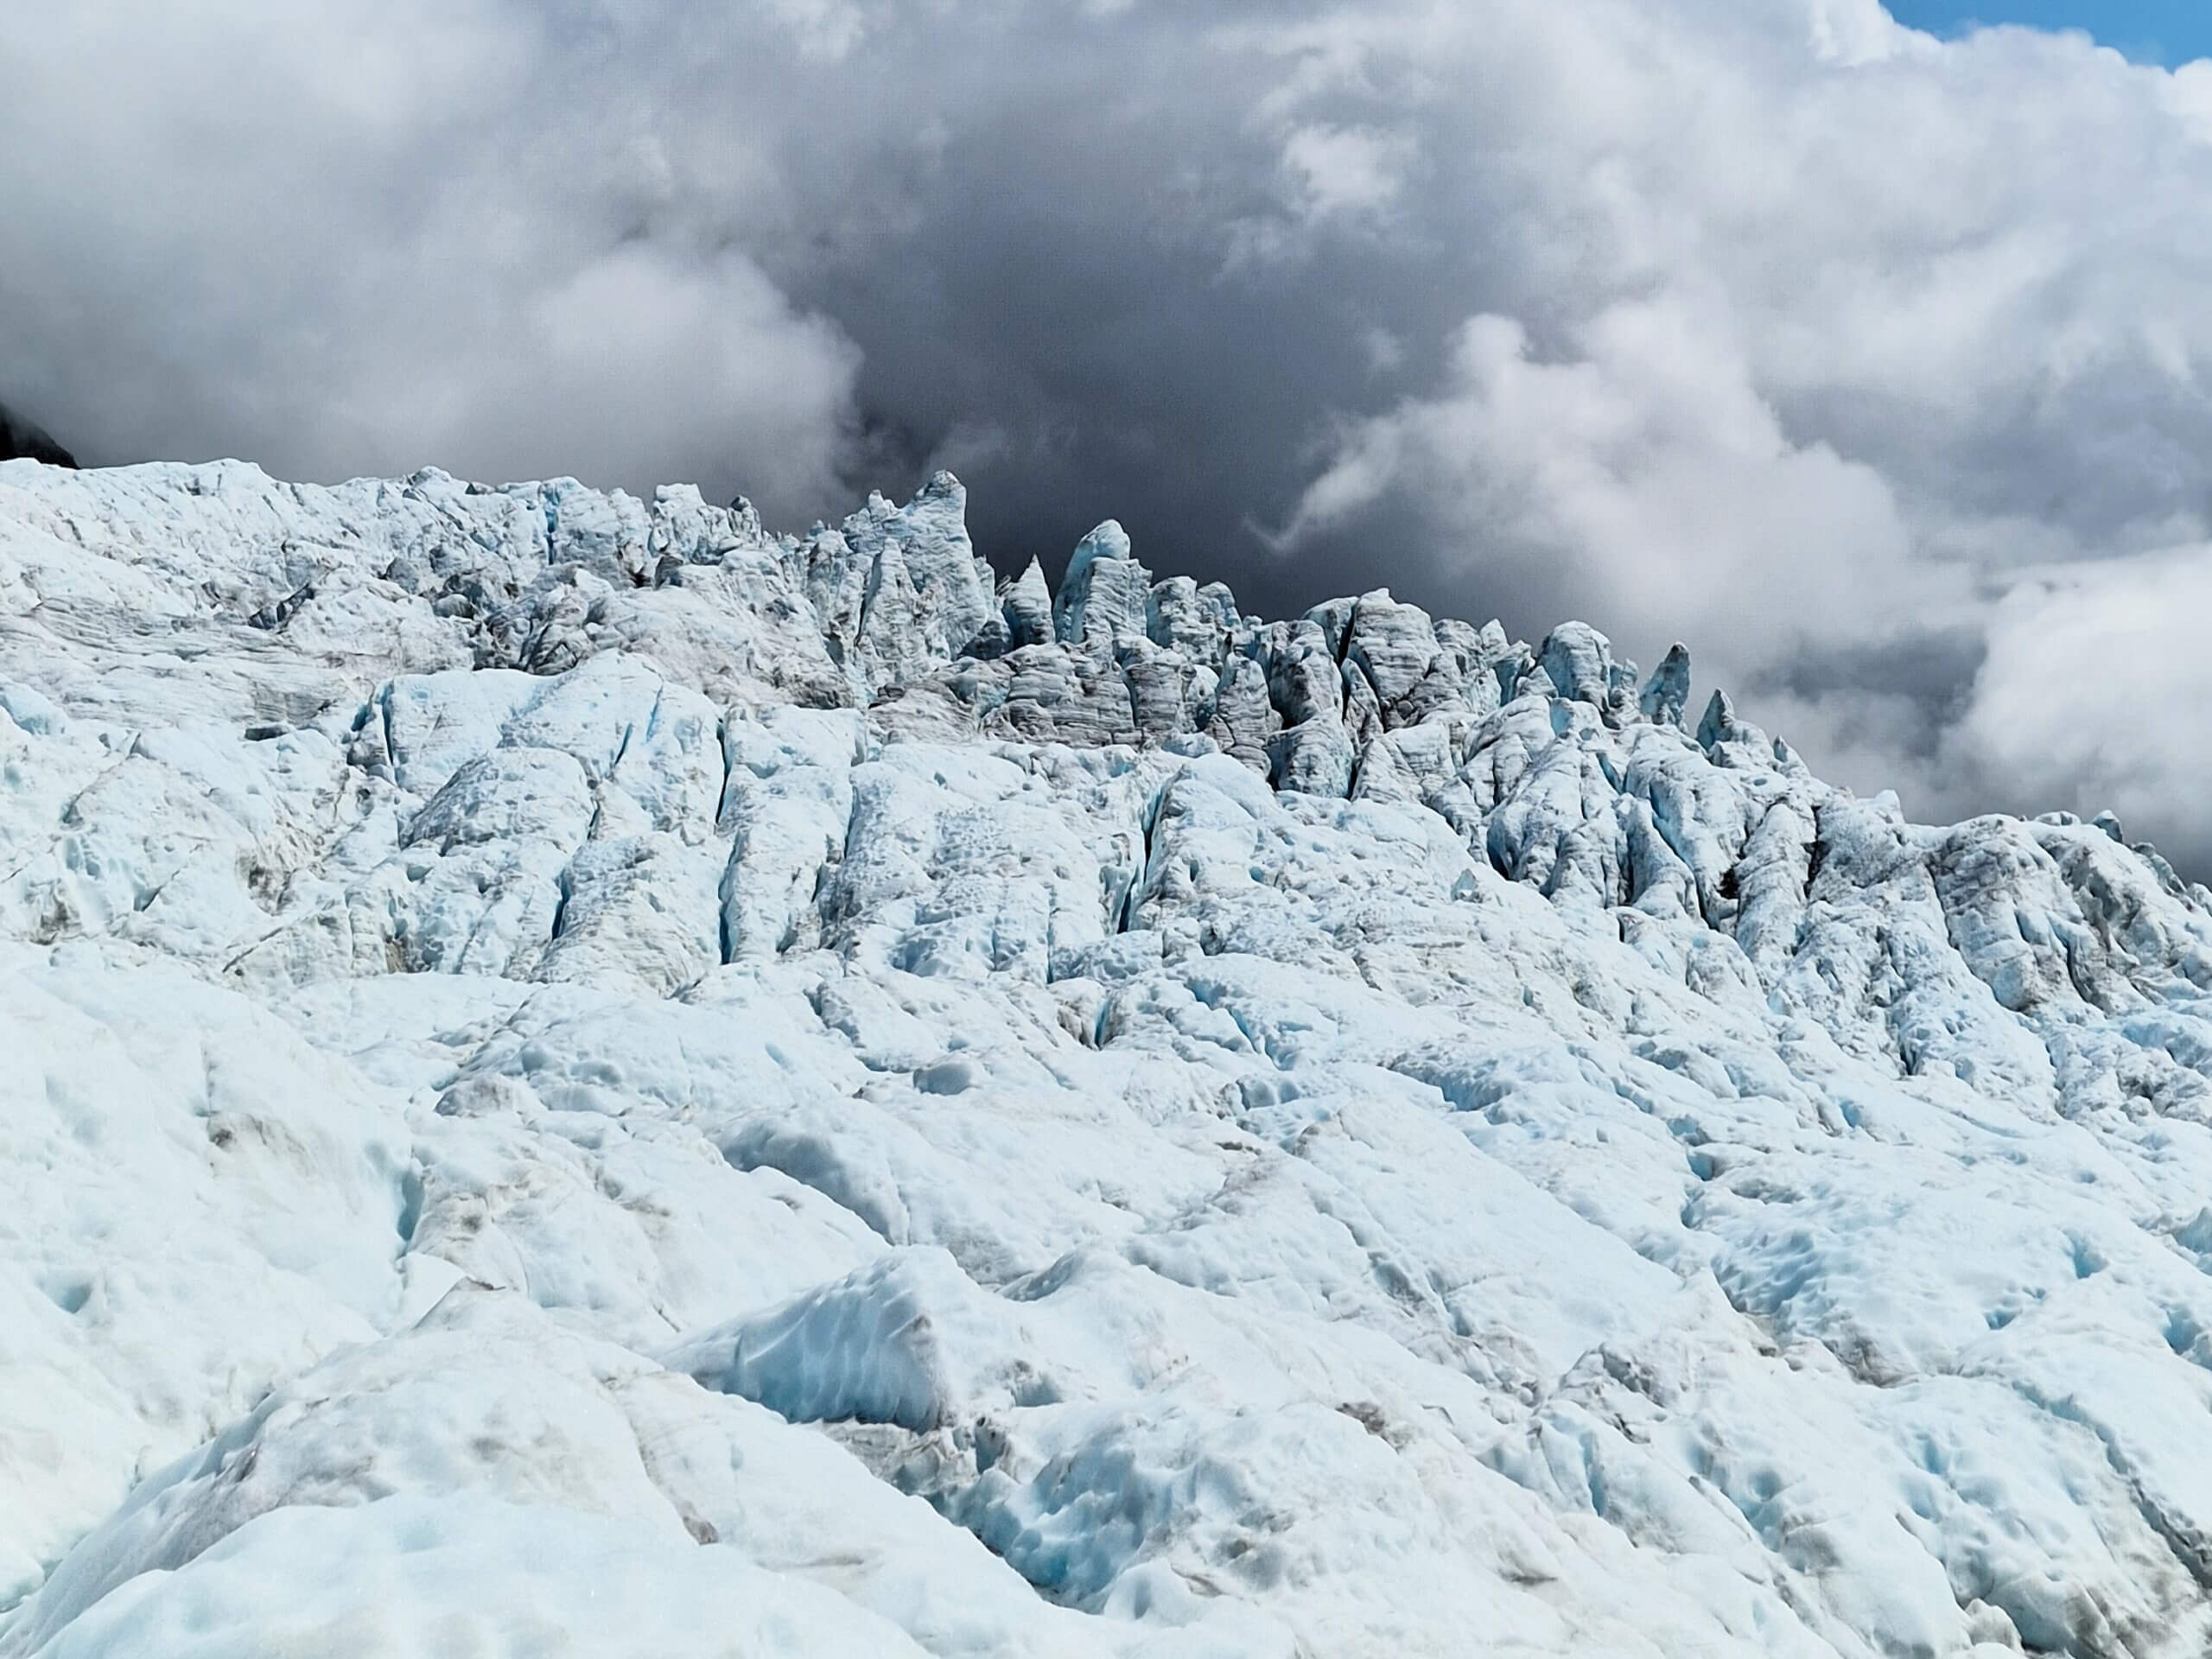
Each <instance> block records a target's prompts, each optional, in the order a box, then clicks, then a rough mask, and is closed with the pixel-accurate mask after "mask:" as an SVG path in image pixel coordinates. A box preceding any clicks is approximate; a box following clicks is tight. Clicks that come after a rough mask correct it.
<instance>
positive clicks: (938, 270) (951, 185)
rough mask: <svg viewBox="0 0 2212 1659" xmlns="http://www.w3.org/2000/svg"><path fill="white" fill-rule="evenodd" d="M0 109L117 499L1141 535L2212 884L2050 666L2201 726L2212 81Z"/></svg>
mask: <svg viewBox="0 0 2212 1659" xmlns="http://www.w3.org/2000/svg"><path fill="white" fill-rule="evenodd" d="M0 59H4V60H6V61H9V62H10V63H11V64H14V65H17V66H24V67H26V68H25V72H23V73H18V75H17V76H16V80H15V81H14V82H12V83H11V86H10V98H9V99H7V100H6V101H5V102H4V103H0V365H4V368H0V374H4V377H5V378H4V383H0V397H5V398H6V399H8V400H9V401H10V403H11V404H13V405H14V406H16V408H18V409H19V410H21V411H22V412H23V413H25V414H27V415H28V416H30V417H32V418H34V419H36V420H38V421H40V422H41V423H42V424H44V425H45V426H47V427H48V428H49V429H52V430H54V432H55V434H56V435H57V436H59V437H60V439H61V440H62V441H63V442H67V443H69V444H70V445H71V447H72V448H74V449H76V450H77V451H79V454H80V456H82V457H83V458H85V459H87V460H92V461H102V460H116V459H125V458H130V457H132V456H136V455H141V454H213V453H217V452H223V451H228V452H236V453H244V454H251V455H253V456H255V457H256V458H257V459H260V460H262V461H264V463H265V464H267V465H269V466H270V467H272V468H273V469H275V470H277V471H279V472H283V473H289V474H296V475H303V476H332V475H336V474H346V473H353V472H362V471H384V470H392V469H402V468H406V467H412V466H414V465H416V464H418V463H420V462H422V461H430V460H435V461H438V462H439V463H440V464H442V465H445V466H448V467H452V468H454V470H456V471H462V472H468V473H478V474H492V475H498V476H507V475H514V474H549V473H556V472H573V473H575V474H579V475H582V476H584V477H587V478H589V479H593V480H595V481H601V482H607V483H622V484H626V485H629V486H632V487H633V488H642V487H645V486H649V485H650V484H651V483H652V482H653V481H655V480H658V479H662V478H666V477H680V476H683V475H686V474H689V475H692V476H694V477H696V479H697V480H698V481H700V482H701V483H702V484H703V485H705V486H707V487H709V489H712V490H714V491H715V492H716V493H728V492H731V491H734V490H737V489H743V490H745V491H746V493H748V494H750V495H752V496H753V497H754V498H755V499H757V500H760V502H761V503H762V505H764V506H765V507H766V509H767V510H768V511H769V512H771V513H772V515H774V516H777V517H780V518H785V519H786V520H798V521H800V522H803V521H804V518H808V517H810V516H812V515H813V514H814V513H817V512H829V511H832V510H834V509H835V508H836V506H837V505H839V503H840V502H841V501H842V500H845V499H849V498H850V496H851V495H852V494H853V493H855V492H856V491H857V490H859V489H860V488H862V487H865V486H868V485H871V484H880V485H881V486H885V487H887V488H889V489H892V490H897V489H900V488H903V487H906V486H909V485H911V483H912V481H913V480H914V479H915V478H916V477H917V476H918V474H920V473H921V472H922V471H923V470H925V468H926V467H930V466H932V465H938V464H948V463H949V464H952V465H955V466H956V467H958V468H960V469H961V470H962V471H963V476H964V477H966V479H967V480H968V482H969V486H970V489H971V502H972V509H973V512H974V514H975V522H976V529H977V531H978V535H979V538H980V539H981V541H982V543H983V545H984V546H985V547H986V548H987V549H988V550H989V551H990V552H991V553H992V554H993V556H995V557H996V558H998V559H999V560H1000V562H1001V563H1002V564H1005V565H1007V566H1009V567H1012V566H1014V565H1016V564H1018V563H1020V561H1022V560H1024V559H1026V558H1027V556H1029V555H1030V554H1031V553H1033V552H1038V553H1042V554H1044V555H1046V558H1047V561H1048V563H1051V562H1052V561H1053V560H1054V559H1056V558H1058V557H1060V556H1065V551H1066V550H1067V548H1068V547H1069V546H1071V544H1072V543H1073V542H1074V540H1075V539H1076V537H1077V536H1079V535H1080V534H1081V533H1082V531H1084V530H1085V529H1087V528H1088V527H1089V525H1090V524H1092V523H1095V522H1096V520H1097V519H1098V518H1102V517H1104V516H1107V515H1109V514H1112V515H1114V516H1116V517H1118V518H1121V519H1122V521H1123V523H1125V524H1128V526H1129V528H1130V530H1131V531H1132V533H1133V534H1134V535H1135V537H1136V540H1137V542H1138V544H1139V550H1140V551H1141V553H1142V554H1144V555H1145V556H1147V557H1148V558H1149V559H1150V560H1151V561H1152V562H1153V563H1154V564H1155V565H1157V566H1159V567H1160V568H1162V569H1184V570H1191V571H1196V572H1199V573H1203V574H1205V575H1209V576H1211V575H1221V576H1225V577H1226V578H1228V579H1229V580H1230V581H1232V582H1234V583H1235V584H1236V586H1237V588H1238V590H1239V592H1240V593H1241V594H1243V596H1244V597H1245V598H1246V600H1247V601H1248V603H1250V604H1252V605H1254V606H1255V607H1264V608H1267V609H1269V610H1274V611H1281V610H1284V609H1287V608H1294V607H1301V606H1303V605H1305V604H1307V603H1310V602H1312V601H1314V600H1316V599H1319V598H1320V597H1323V596H1324V595H1325V594H1328V593H1332V592H1335V591H1339V590H1342V589H1344V588H1354V587H1365V586H1370V585H1376V584H1382V583H1388V584H1389V585H1391V586H1393V587H1395V588H1397V589H1398V590H1399V591H1400V592H1401V593H1402V594H1407V595H1408V596H1410V597H1413V598H1415V599H1417V600H1419V601H1421V602H1422V603H1424V604H1426V605H1428V606H1429V607H1432V608H1433V609H1436V610H1439V611H1443V612H1447V613H1461V614H1468V615H1472V616H1475V617H1478V618H1479V617H1482V616H1487V615H1489V614H1492V613H1498V614H1502V615H1503V617H1504V618H1505V620H1507V621H1508V623H1509V624H1510V626H1514V627H1515V628H1516V629H1517V630H1520V631H1522V632H1529V633H1535V632H1540V631H1541V629H1543V628H1545V627H1546V626H1549V625H1550V624H1551V623H1552V622H1554V621H1555V620H1559V619H1560V618H1561V617H1563V616H1566V615H1568V614H1580V615H1582V616H1585V617H1586V618H1587V619H1588V620H1592V621H1593V622H1595V623H1597V624H1598V625H1599V626H1601V627H1604V628H1605V629H1606V630H1607V631H1608V632H1611V633H1613V634H1614V635H1615V636H1616V637H1617V638H1618V639H1620V640H1621V641H1622V643H1623V644H1624V645H1625V646H1626V647H1627V648H1629V649H1630V650H1631V651H1633V652H1637V653H1638V654H1640V655H1644V656H1645V657H1646V658H1647V660H1648V659H1649V654H1650V653H1654V652H1657V651H1659V650H1661V649H1663V647H1664V645H1666V644H1667V643H1668V642H1669V640H1670V639H1672V638H1674V637H1675V636H1676V635H1680V636H1681V637H1683V638H1686V639H1688V640H1689V641H1690V643H1691V644H1692V645H1693V646H1694V647H1695V648H1696V650H1697V652H1698V654H1699V659H1700V667H1701V670H1702V671H1703V672H1702V673H1701V677H1707V678H1711V677H1725V678H1726V679H1728V680H1730V681H1732V683H1734V684H1735V685H1736V686H1737V687H1738V689H1740V690H1743V691H1744V692H1745V694H1746V695H1747V696H1748V697H1749V699H1750V700H1751V705H1752V713H1753V715H1754V716H1755V717H1757V718H1758V719H1760V720H1761V721H1762V722H1763V723H1765V724H1768V725H1769V726H1770V727H1778V728H1782V729H1783V730H1785V731H1786V732H1787V733H1788V734H1789V735H1790V736H1791V737H1792V739H1793V741H1797V742H1798V744H1799V746H1800V747H1801V748H1802V749H1803V750H1805V752H1806V753H1808V755H1809V756H1810V757H1811V758H1812V759H1814V760H1815V762H1816V763H1820V764H1822V765H1824V766H1827V768H1828V769H1829V770H1831V771H1832V772H1834V773H1836V774H1837V775H1840V776H1841V777H1842V778H1843V779H1845V780H1846V781H1848V782H1851V783H1853V784H1855V785H1861V786H1865V787H1870V788H1871V787H1877V786H1880V785H1886V784H1897V785H1899V786H1900V787H1902V788H1903V789H1904V792H1905V794H1906V796H1907V798H1908V802H1909V804H1912V805H1914V806H1915V807H1916V809H1918V810H1926V811H1931V812H1932V811H1936V810H1942V811H1946V812H1950V811H1964V810H1973V809H1974V808H1976V807H1978V806H1980V805H1985V804H2005V805H2017V806H2030V805H2035V804H2046V803H2050V802H2056V803H2058V804H2079V805H2081V806H2085V807H2086V806H2094V805H2096V804H2102V803H2101V801H2098V800H2096V799H2093V797H2094V796H2095V795H2096V794H2097V793H2098V791H2104V792H2105V793H2107V794H2109V795H2110V796H2111V797H2112V798H2113V802H2114V804H2119V805H2120V806H2121V807H2122V810H2124V811H2126V812H2128V813H2129V814H2131V816H2133V817H2135V818H2137V819H2139V820H2140V821H2142V822H2143V823H2145V824H2150V825H2155V826H2156V827H2157V832H2158V833H2159V834H2161V835H2162V836H2168V837H2178V838H2180V839H2181V840H2182V841H2183V842H2186V843H2188V844H2190V845H2193V846H2196V847H2200V848H2202V849H2204V850H2205V853H2206V855H2208V856H2212V802H2208V803H2206V804H2198V802H2197V800H2196V796H2197V795H2198V794H2199V793H2201V791H2197V790H2196V788H2195V786H2194V779H2193V773H2192V772H2190V766H2189V762H2188V758H2187V757H2188V755H2189V753H2190V745H2191V744H2192V743H2193V742H2195V741H2196V739H2195V736H2194V735H2193V732H2192V728H2190V725H2189V723H2188V720H2187V719H2186V718H2185V717H2184V716H2183V715H2181V714H2179V713H2177V712H2175V711H2176V710H2177V709H2181V708H2183V704H2184V703H2185V702H2186V699H2185V698H2177V697H2172V696H2162V695H2161V694H2159V693H2158V689H2157V688H2156V687H2155V686H2153V687H2149V688H2146V695H2148V696H2150V697H2151V702H2152V705H2153V706H2155V707H2157V708H2158V709H2161V710H2163V711H2164V712H2163V713H2161V714H2160V715H2158V716H2157V717H2156V718H2152V717H2150V716H2146V715H2144V714H2143V713H2142V712H2141V711H2140V710H2137V711H2136V712H2134V713H2133V714H2126V713H2124V712H2123V711H2122V710H2121V709H2120V707H2119V706H2118V705H2117V704H2115V703H2113V702H2111V700H2110V696H2108V690H2107V689H2108V687H2109V686H2110V685H2112V684H2114V683H2120V682H2118V681H2110V680H2107V679H2099V678H2096V677H2094V676H2092V677H2088V678H2082V677H2080V676H2074V677H2069V676H2068V675H2066V674H2063V673H2061V674H2055V675H2051V676H2050V677H2038V673H2037V670H2036V669H2035V667H2034V666H2033V658H2034V656H2035V645H2034V642H2035V640H2036V639H2037V638H2038V637H2040V636H2041V635H2049V634H2050V633H2051V632H2054V631H2056V632H2059V633H2062V634H2064V635H2065V637H2068V638H2074V639H2075V643H2076V644H2077V645H2079V646H2080V647H2081V648H2082V649H2085V650H2086V649H2091V648H2093V647H2094V649H2099V650H2105V651H2108V652H2109V651H2117V652H2120V653H2121V655H2122V657H2123V658H2124V659H2125V660H2126V661H2128V662H2130V663H2133V664H2138V665H2139V666H2143V667H2146V668H2149V669H2152V670H2154V671H2155V672H2156V673H2158V674H2159V675H2163V676H2165V677H2167V678H2166V683H2169V684H2171V686H2173V687H2176V688H2183V687H2187V686H2190V685H2192V684H2193V683H2194V682H2193V680H2191V678H2190V675H2191V674H2192V673H2193V672H2194V669H2193V662H2194V659H2193V658H2192V657H2191V656H2190V647H2189V642H2190V639H2191V637H2192V635H2193V634H2194V632H2195V631H2196V626H2197V624H2196V620H2195V619H2194V617H2193V616H2192V615H2191V614H2190V611H2189V609H2188V607H2184V606H2182V605H2177V604H2171V603H2169V604H2164V605H2160V604H2158V603H2157V602H2155V594H2156V593H2157V592H2158V588H2159V584H2161V583H2164V584H2168V585H2169V587H2170V588H2171V591H2172V592H2174V593H2179V594H2195V593H2196V588H2195V587H2194V586H2193V585H2192V584H2193V583H2194V582H2195V580H2196V579H2195V577H2194V576H2193V575H2191V574H2190V573H2192V572H2194V571H2196V569H2199V568H2200V564H2201V557H2200V556H2199V555H2197V554H2193V553H2190V552H2188V551H2186V550H2190V549H2201V548H2202V547H2204V546H2205V545H2206V544H2207V543H2212V385H2208V380H2207V366H2206V365H2208V363H2212V310H2208V309H2207V308H2205V307H2204V306H2203V305H2202V302H2201V296H2202V294H2203V293H2204V292H2205V291H2206V289H2207V286H2208V278H2212V211H2208V209H2212V63H2205V64H2193V65H2186V66H2183V67H2181V68H2179V69H2177V70H2175V71H2172V72H2168V71H2164V70H2161V69H2158V68H2155V67H2141V66H2137V65H2131V64H2129V63H2126V62H2125V61H2124V60H2121V59H2120V57H2119V56H2118V55H2117V54H2112V53H2109V52H2105V51H2101V50H2100V49H2098V48H2095V47H2094V45H2093V44H2092V43H2091V42H2090V41H2088V38H2087V37H2086V36H2082V35H2063V36H2062V35H2047V34H2043V33H2039V32H2037V31H2034V30H2030V29H1993V30H1986V31H1980V32H1977V33H1975V34H1973V35H1967V36H1966V37H1965V38H1963V39H1961V40H1958V41H1936V40H1935V39H1934V38H1932V37H1929V36H1928V35H1919V34H1916V33H1915V32H1913V31H1911V30H1909V29H1903V28H1900V27H1899V26H1897V24H1896V23H1895V22H1893V21H1892V20H1891V18H1890V17H1889V16H1888V14H1887V13H1886V12H1885V11H1884V10H1882V8H1881V6H1880V5H1879V4H1878V3H1876V0H1768V3H1761V4H1756V5H1751V4H1745V3H1742V0H1486V3H1484V4H1483V5H1480V6H1470V5H1466V4H1464V3H1458V0H1358V3H1352V0H1213V3H1205V4H1189V3H1182V4H1174V5H1169V4H1167V3H1165V0H1123V3H1112V4H1085V5H1071V4H1068V3H1063V0H744V3H734V4H730V5H726V6H716V7H711V8H708V7H698V6H693V5H686V4H681V3H677V0H555V3H551V4H543V3H527V4H526V3H524V0H446V3H440V4H432V3H430V0H387V3H378V4H374V5H372V4H370V3H368V0H336V3H334V4H332V5H328V6H323V7H317V8H313V9H311V10H308V11H304V12H303V11H302V10H299V9H297V8H289V7H282V6H278V5H277V4H275V3H274V0H210V3H207V4H204V5H200V6H195V7H193V8H177V7H174V6H166V5H161V4H157V3H155V0H118V3H117V4H113V5H109V6H102V7H97V8H94V7H76V8H67V7H64V8H46V9H43V10H35V9H30V8H19V9H17V10H16V13H15V14H14V15H12V16H10V17H9V18H7V19H6V20H4V21H0ZM1255 531H1256V532H1257V533H1255ZM2177 549H2180V550H2183V551H2180V552H2177V551H2175V550H2177ZM2054 607H2055V608H2054ZM2093 621H2094V625H2095V626H2096V627H2097V628H2098V629H2101V632H2099V633H2097V634H2096V636H2095V639H2094V641H2093V640H2092V639H2090V638H2089V636H2088V635H2087V634H2080V635H2079V637H2078V638H2077V637H2076V635H2075V634H2074V633H2067V632H2066V630H2065V629H2063V628H2058V626H2057V625H2058V624H2059V623H2062V622H2063V623H2064V624H2066V625H2067V626H2068V627H2069V628H2071V629H2074V630H2075V631H2077V632H2078V631H2079V630H2082V629H2086V628H2088V627H2090V626H2091V624H2092V622H2093ZM2039 631H2040V632H2039ZM2069 698H2070V699H2072V701H2069ZM2069 709H2073V710H2076V711H2078V712H2079V713H2080V715H2082V718H2084V719H2088V720H2095V721H2103V722H2105V723H2106V724H2105V727H2104V728H2103V729H2101V735H2100V736H2099V737H2098V738H2096V739H2095V740H2084V741H2072V740H2071V739H2069V737H2068V736H2067V731H2068V730H2069V729H2070V728H2067V727H2066V721H2067V718H2068V715H2067V711H2068V710H2069Z"/></svg>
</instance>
